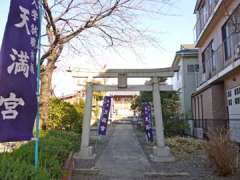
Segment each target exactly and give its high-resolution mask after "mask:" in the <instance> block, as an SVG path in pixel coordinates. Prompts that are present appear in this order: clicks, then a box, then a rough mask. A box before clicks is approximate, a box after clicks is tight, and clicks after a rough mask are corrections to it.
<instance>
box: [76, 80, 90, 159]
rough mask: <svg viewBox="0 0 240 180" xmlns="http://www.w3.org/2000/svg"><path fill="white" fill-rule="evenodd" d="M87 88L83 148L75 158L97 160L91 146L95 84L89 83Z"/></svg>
mask: <svg viewBox="0 0 240 180" xmlns="http://www.w3.org/2000/svg"><path fill="white" fill-rule="evenodd" d="M86 88H87V89H86V100H85V107H84V117H83V126H82V138H81V147H80V152H79V153H78V154H76V156H77V157H75V158H80V159H93V158H95V155H94V154H93V147H91V146H89V141H90V129H91V117H92V98H93V83H92V82H88V83H87V86H86Z"/></svg>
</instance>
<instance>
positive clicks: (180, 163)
mask: <svg viewBox="0 0 240 180" xmlns="http://www.w3.org/2000/svg"><path fill="white" fill-rule="evenodd" d="M135 133H136V135H137V137H138V140H139V142H140V144H141V146H142V148H143V150H144V152H145V154H146V156H147V157H148V160H149V162H151V166H152V169H153V171H155V172H167V173H176V172H187V173H189V174H190V176H189V177H186V176H185V177H165V178H163V177H161V178H156V179H161V180H165V179H166V180H240V174H239V173H238V174H236V175H234V176H230V177H218V176H217V175H216V174H214V173H213V171H214V170H213V169H212V168H211V167H210V166H209V164H208V160H207V157H206V155H205V154H204V151H203V150H197V151H194V152H193V153H187V155H186V154H185V153H184V155H183V156H181V153H178V154H174V155H175V157H176V161H175V162H173V163H159V162H153V161H151V159H150V157H149V155H150V154H151V153H152V146H153V145H151V144H146V141H145V136H144V132H142V131H139V130H137V129H136V128H135ZM179 151H180V150H179Z"/></svg>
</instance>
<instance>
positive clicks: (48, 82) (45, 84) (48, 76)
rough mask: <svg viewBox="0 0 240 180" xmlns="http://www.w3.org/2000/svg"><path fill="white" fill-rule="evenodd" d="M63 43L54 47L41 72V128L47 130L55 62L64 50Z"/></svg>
mask: <svg viewBox="0 0 240 180" xmlns="http://www.w3.org/2000/svg"><path fill="white" fill-rule="evenodd" d="M62 49H63V47H62V45H60V46H57V47H55V48H54V49H53V51H52V52H51V54H50V55H49V56H48V58H47V60H48V61H47V65H46V66H44V71H43V72H41V89H40V109H39V115H40V128H41V129H42V130H47V119H48V108H49V101H50V99H51V86H52V75H53V71H54V69H55V63H56V61H57V59H58V57H59V56H60V54H61V52H62Z"/></svg>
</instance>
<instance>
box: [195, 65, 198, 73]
mask: <svg viewBox="0 0 240 180" xmlns="http://www.w3.org/2000/svg"><path fill="white" fill-rule="evenodd" d="M195 72H199V64H195Z"/></svg>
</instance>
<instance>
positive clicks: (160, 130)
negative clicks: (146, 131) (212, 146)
mask: <svg viewBox="0 0 240 180" xmlns="http://www.w3.org/2000/svg"><path fill="white" fill-rule="evenodd" d="M152 80H153V91H152V92H153V106H154V116H155V124H156V142H157V146H155V147H153V155H152V159H153V160H154V161H160V162H171V161H174V160H175V158H174V157H173V156H172V155H171V153H170V149H169V148H168V147H167V146H165V140H164V127H163V118H162V106H161V96H160V89H159V79H158V78H157V77H154V78H153V79H152Z"/></svg>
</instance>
